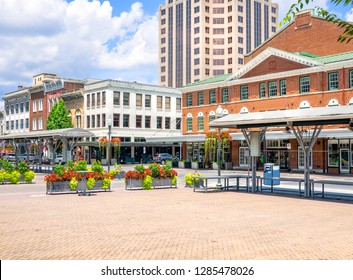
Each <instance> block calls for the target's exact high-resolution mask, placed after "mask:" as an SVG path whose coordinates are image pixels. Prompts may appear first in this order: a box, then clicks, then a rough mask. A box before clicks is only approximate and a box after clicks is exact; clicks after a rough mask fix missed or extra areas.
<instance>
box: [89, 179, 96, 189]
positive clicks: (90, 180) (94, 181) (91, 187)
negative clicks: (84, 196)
mask: <svg viewBox="0 0 353 280" xmlns="http://www.w3.org/2000/svg"><path fill="white" fill-rule="evenodd" d="M95 183H96V180H94V178H89V179H88V180H87V189H89V190H91V189H93V187H94V184H95Z"/></svg>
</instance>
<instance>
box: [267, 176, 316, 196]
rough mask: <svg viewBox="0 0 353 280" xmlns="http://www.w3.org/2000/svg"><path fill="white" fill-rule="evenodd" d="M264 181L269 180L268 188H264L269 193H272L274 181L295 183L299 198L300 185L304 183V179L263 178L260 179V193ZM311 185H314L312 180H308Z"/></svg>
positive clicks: (300, 192)
mask: <svg viewBox="0 0 353 280" xmlns="http://www.w3.org/2000/svg"><path fill="white" fill-rule="evenodd" d="M264 180H270V181H271V185H270V186H269V187H266V188H267V190H270V191H271V193H273V181H276V180H280V181H284V182H297V183H298V189H299V196H301V194H302V183H304V182H305V180H304V179H300V178H285V177H281V178H280V177H272V178H267V177H266V178H265V177H260V182H261V183H260V192H261V193H262V191H263V190H264V186H263V181H264ZM310 183H311V185H312V186H313V185H314V180H312V179H311V180H310Z"/></svg>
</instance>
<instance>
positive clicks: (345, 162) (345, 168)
mask: <svg viewBox="0 0 353 280" xmlns="http://www.w3.org/2000/svg"><path fill="white" fill-rule="evenodd" d="M349 170H350V166H349V149H340V173H349Z"/></svg>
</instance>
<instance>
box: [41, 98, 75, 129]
mask: <svg viewBox="0 0 353 280" xmlns="http://www.w3.org/2000/svg"><path fill="white" fill-rule="evenodd" d="M71 127H73V125H72V120H71V117H70V116H69V110H68V109H67V108H66V107H65V102H64V100H60V101H59V102H56V103H55V104H54V106H53V108H52V110H51V112H50V114H49V116H48V121H47V129H48V130H52V129H61V128H71Z"/></svg>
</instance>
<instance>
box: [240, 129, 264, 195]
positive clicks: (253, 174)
mask: <svg viewBox="0 0 353 280" xmlns="http://www.w3.org/2000/svg"><path fill="white" fill-rule="evenodd" d="M266 129H267V128H262V129H261V131H260V136H259V138H260V139H259V140H260V141H259V145H260V144H261V142H262V141H263V139H264V138H265V133H266ZM241 132H242V133H243V135H244V138H245V141H246V143H247V144H248V147H249V148H250V147H251V137H254V135H252V134H251V131H248V129H246V128H242V129H241ZM256 135H257V136H258V134H256ZM250 155H251V151H250ZM251 181H252V183H251V186H252V187H251V190H252V192H255V190H256V188H257V182H256V181H257V180H256V156H253V155H251Z"/></svg>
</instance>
